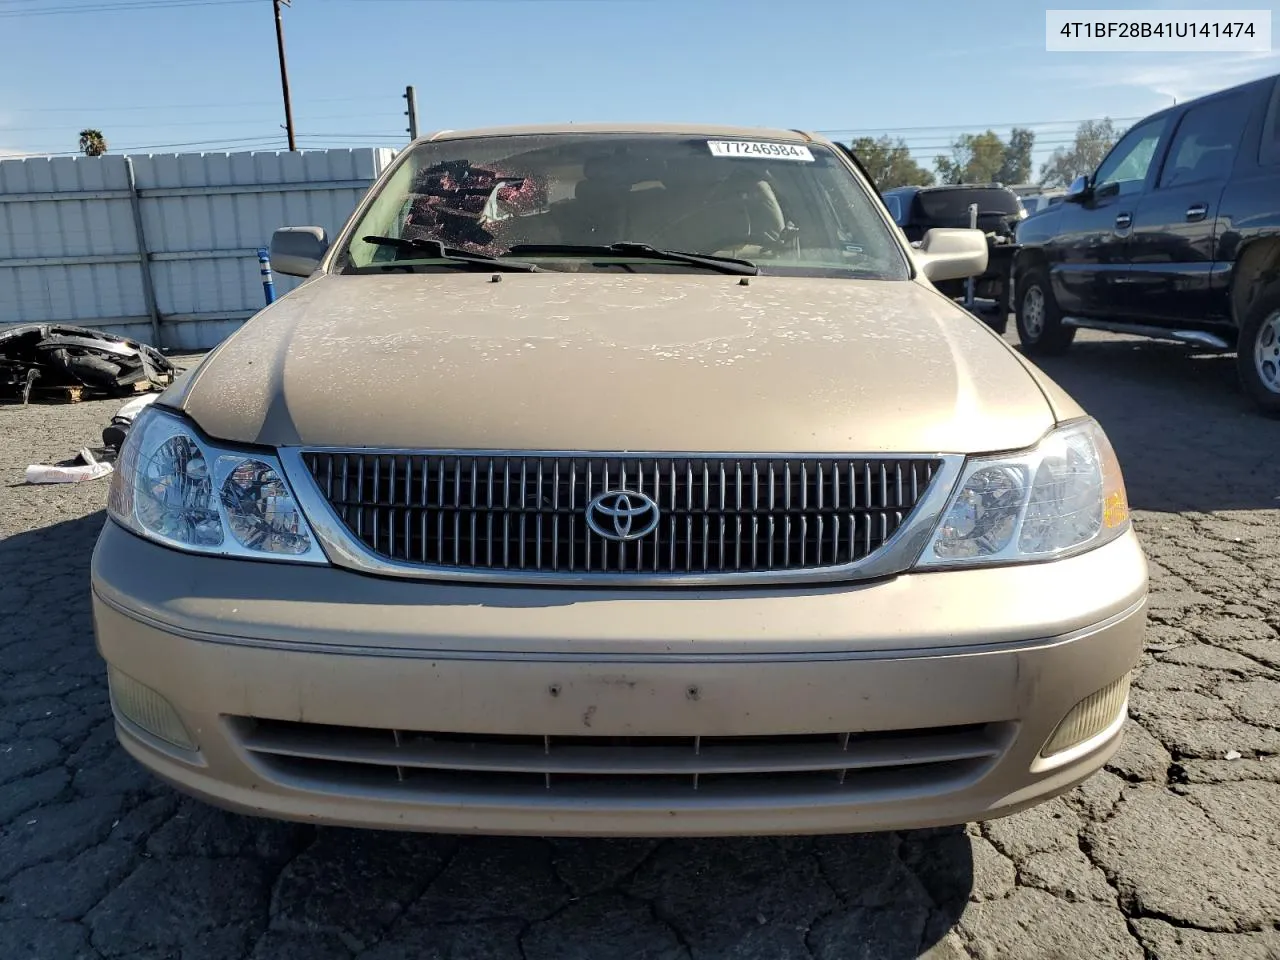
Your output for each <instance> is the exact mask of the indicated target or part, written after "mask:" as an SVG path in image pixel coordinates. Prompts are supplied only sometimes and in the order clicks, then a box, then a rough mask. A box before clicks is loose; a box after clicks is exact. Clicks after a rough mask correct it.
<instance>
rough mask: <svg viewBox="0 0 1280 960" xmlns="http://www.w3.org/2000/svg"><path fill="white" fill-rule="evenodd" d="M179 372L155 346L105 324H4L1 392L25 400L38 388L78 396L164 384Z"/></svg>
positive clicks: (62, 395) (158, 387) (156, 387)
mask: <svg viewBox="0 0 1280 960" xmlns="http://www.w3.org/2000/svg"><path fill="white" fill-rule="evenodd" d="M178 372H179V371H178V368H177V367H175V366H174V365H173V364H172V363H171V362H170V361H169V359H168V358H167V357H165V355H164V354H162V353H161V352H160V351H159V350H157V349H155V348H154V347H151V346H148V345H146V344H144V343H139V342H138V341H136V340H129V339H127V338H125V337H118V336H115V335H114V334H110V333H103V332H102V331H100V330H91V329H88V328H87V327H73V326H67V325H65V324H51V323H24V324H17V325H14V326H8V327H3V328H0V394H4V395H6V396H17V397H21V398H22V402H23V403H28V402H30V400H31V396H32V394H33V393H35V394H37V395H39V396H44V397H52V398H57V399H65V400H69V401H75V400H79V399H81V396H82V394H83V393H84V392H85V391H88V392H91V393H97V394H106V395H108V396H119V395H121V394H128V393H142V392H146V391H151V390H163V389H164V388H165V387H167V386H169V384H171V383H173V380H174V377H175V376H176V375H177V373H178Z"/></svg>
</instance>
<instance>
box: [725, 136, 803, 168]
mask: <svg viewBox="0 0 1280 960" xmlns="http://www.w3.org/2000/svg"><path fill="white" fill-rule="evenodd" d="M707 146H708V147H710V148H711V155H712V156H713V157H754V158H755V159H757V160H799V161H801V162H803V163H812V162H813V154H812V153H810V152H809V148H808V147H806V146H805V145H804V144H802V143H765V142H763V141H760V140H708V141H707Z"/></svg>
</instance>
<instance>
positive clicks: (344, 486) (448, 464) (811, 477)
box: [280, 447, 964, 586]
mask: <svg viewBox="0 0 1280 960" xmlns="http://www.w3.org/2000/svg"><path fill="white" fill-rule="evenodd" d="M280 458H281V461H282V463H283V465H284V467H285V473H286V475H287V478H288V481H289V483H290V486H291V487H292V489H293V492H294V494H295V496H296V497H297V498H298V501H299V503H300V505H301V506H302V508H303V511H304V513H305V514H306V516H307V518H308V520H309V521H310V522H311V525H312V529H313V530H314V532H315V533H316V536H317V538H318V539H319V540H320V542H321V545H322V546H323V547H324V549H325V552H326V554H327V555H328V556H329V558H330V560H332V561H333V562H334V563H335V564H337V565H339V566H344V567H348V568H350V569H355V570H359V571H361V572H364V573H370V574H375V575H381V576H394V577H403V578H415V579H438V580H455V581H472V582H476V581H479V582H500V583H533V584H537V583H568V584H578V585H582V586H602V585H618V586H622V585H625V586H650V585H666V584H669V585H673V586H674V585H686V586H698V585H717V584H723V585H746V584H759V583H785V582H830V581H839V580H852V579H868V578H874V577H884V576H890V575H893V574H896V573H900V572H902V571H904V570H906V569H909V568H910V567H911V566H912V565H913V564H914V562H915V560H916V559H917V557H918V556H919V554H920V552H921V551H922V550H923V548H924V547H925V545H926V543H927V541H928V538H929V536H930V535H931V534H932V533H933V530H934V529H935V528H936V526H937V523H938V521H939V519H940V518H941V514H942V511H943V510H944V509H945V506H946V503H947V501H948V499H949V498H950V495H951V493H952V490H953V489H954V486H955V483H956V481H957V479H958V477H959V473H960V470H961V467H962V465H963V462H964V457H963V456H962V455H958V454H937V453H933V454H928V453H926V454H897V453H895V454H841V455H835V454H831V453H818V454H794V453H792V454H767V453H759V452H754V453H743V454H735V453H711V454H695V453H638V452H632V451H624V452H617V453H614V452H596V451H524V450H518V451H511V450H407V449H373V448H326V447H307V448H300V447H285V448H282V449H281V450H280ZM491 463H492V467H491V466H490V464H491ZM464 464H465V468H464ZM388 465H392V466H390V469H389V470H388ZM926 465H927V466H928V469H925V467H926ZM428 466H429V467H430V469H424V468H425V467H428ZM620 466H621V467H623V468H625V469H626V471H627V472H626V475H625V480H626V482H627V484H628V485H629V488H630V489H633V490H637V491H639V492H643V493H645V494H646V495H649V496H651V497H653V499H655V500H657V501H658V506H659V509H660V511H661V512H662V517H661V522H660V524H659V527H658V529H657V530H655V531H654V533H653V534H650V535H648V536H647V537H646V538H645V539H644V540H641V541H633V542H631V543H623V544H617V543H613V542H610V541H606V540H604V539H602V538H599V537H598V536H596V535H594V534H592V533H590V532H589V531H588V530H587V527H586V523H585V518H584V517H582V516H580V514H582V512H583V510H584V508H585V506H586V501H585V499H584V497H585V498H587V499H589V498H590V496H594V495H595V493H598V492H600V491H603V490H605V489H609V487H608V486H606V484H621V483H622V482H623V476H622V475H621V474H620V472H619V471H618V470H617V469H616V468H617V467H620ZM636 467H638V468H639V469H638V471H637V472H635V473H632V472H631V471H632V470H634V469H635V468H636ZM771 467H772V468H771ZM406 468H407V469H406ZM375 469H376V471H377V473H378V480H377V481H374V479H373V474H374V471H375ZM464 469H465V471H466V472H465V473H464ZM611 469H612V472H611ZM391 471H394V475H395V476H397V477H400V476H403V480H402V481H401V483H400V484H394V483H388V482H386V480H385V479H384V476H383V475H384V473H390V472H391ZM535 472H536V476H534V475H533V474H534V473H535ZM473 477H474V479H473ZM548 486H550V488H551V489H550V491H549V492H548V490H547V487H548ZM499 487H500V489H498V488H499ZM517 487H518V491H519V492H520V493H521V494H523V496H524V497H525V498H526V499H525V501H524V502H525V503H527V502H528V498H529V497H536V498H537V500H536V505H537V508H536V509H528V508H527V507H526V508H521V506H520V505H519V504H516V503H513V502H512V496H513V494H516V493H517ZM539 488H540V489H541V490H542V493H541V494H539V493H538V492H537V491H538V489H539ZM699 488H700V489H699ZM353 490H354V492H355V498H354V500H353V499H352V498H351V496H350V494H351V492H352V491H353ZM374 492H376V493H377V494H380V497H379V502H378V503H377V504H374V503H373V502H372V501H371V500H370V499H369V497H370V494H371V493H374ZM868 494H874V496H873V497H871V498H870V501H869V502H864V501H866V500H868ZM913 494H914V498H913ZM330 496H334V497H335V498H336V500H337V502H336V504H335V503H334V502H331V500H330V499H329V497H330ZM913 499H915V502H914V504H913ZM722 501H723V502H724V504H725V507H724V509H723V510H722V509H721V508H720V502H722ZM424 504H425V505H427V506H428V507H429V509H422V507H423V505H424ZM375 506H376V507H377V509H374V507H375ZM406 506H408V507H409V509H405V507H406ZM499 507H500V508H501V509H499ZM344 512H345V516H344ZM415 514H416V516H414V515H415ZM891 514H898V515H899V516H891ZM855 515H856V516H855ZM379 516H381V517H383V519H382V520H381V521H379V522H378V524H377V533H375V532H374V529H373V528H374V521H373V518H374V517H379ZM851 518H852V520H853V522H852V523H851ZM579 521H581V522H579ZM859 521H860V522H859ZM464 523H465V526H464ZM566 526H567V528H568V529H567V530H566V529H565V527H566ZM895 526H896V529H895ZM548 527H549V528H550V537H549V538H548V537H547V531H548ZM388 528H390V529H391V530H396V529H397V528H399V529H400V532H399V533H388ZM415 528H416V529H415ZM722 539H723V542H724V546H723V547H722V546H721V541H722ZM374 544H376V546H377V548H378V549H374ZM397 544H398V545H399V550H398V551H397V550H396V545H397ZM602 547H603V552H602V550H601V548H602ZM410 550H411V551H412V552H408V551H410ZM548 554H549V556H548ZM473 555H474V556H473ZM849 557H853V559H849ZM833 560H834V561H835V562H833Z"/></svg>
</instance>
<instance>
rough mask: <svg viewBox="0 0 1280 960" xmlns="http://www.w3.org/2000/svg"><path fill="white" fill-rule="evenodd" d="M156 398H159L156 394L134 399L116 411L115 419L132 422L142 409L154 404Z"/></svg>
mask: <svg viewBox="0 0 1280 960" xmlns="http://www.w3.org/2000/svg"><path fill="white" fill-rule="evenodd" d="M158 396H160V394H158V393H148V394H144V395H143V396H141V397H135V398H134V399H133V400H130V401H129V402H128V403H126V404H125V405H124V406H123V407H121V408H120V409H119V410H117V411H116V419H123V420H132V419H133V418H134V417H136V416H137V415H138V414H139V413H140V412H141V411H142V409H143V408H144V407H148V406H150V405H151V404H153V403H155V402H156V397H158Z"/></svg>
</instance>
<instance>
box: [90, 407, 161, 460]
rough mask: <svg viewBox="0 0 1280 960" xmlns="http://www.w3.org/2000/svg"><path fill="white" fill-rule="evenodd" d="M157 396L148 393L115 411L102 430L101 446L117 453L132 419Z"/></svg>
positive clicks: (127, 432)
mask: <svg viewBox="0 0 1280 960" xmlns="http://www.w3.org/2000/svg"><path fill="white" fill-rule="evenodd" d="M157 396H158V394H154V393H148V394H146V395H145V396H141V397H137V398H135V399H133V400H130V401H129V402H128V403H126V404H125V405H124V406H123V407H121V408H120V409H119V410H117V411H116V413H115V416H113V417H112V418H111V422H110V423H109V424H107V425H106V426H105V427H104V428H103V430H102V443H103V445H104V446H106V447H107V448H109V449H111V450H114V451H115V452H116V453H119V452H120V447H121V446H122V445H123V444H124V438H125V437H126V436H128V434H129V428H130V427H131V426H133V421H134V418H135V417H137V415H138V414H139V413H141V412H142V410H143V409H144V408H146V407H148V406H150V405H151V404H152V403H154V402H155V399H156V397H157Z"/></svg>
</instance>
